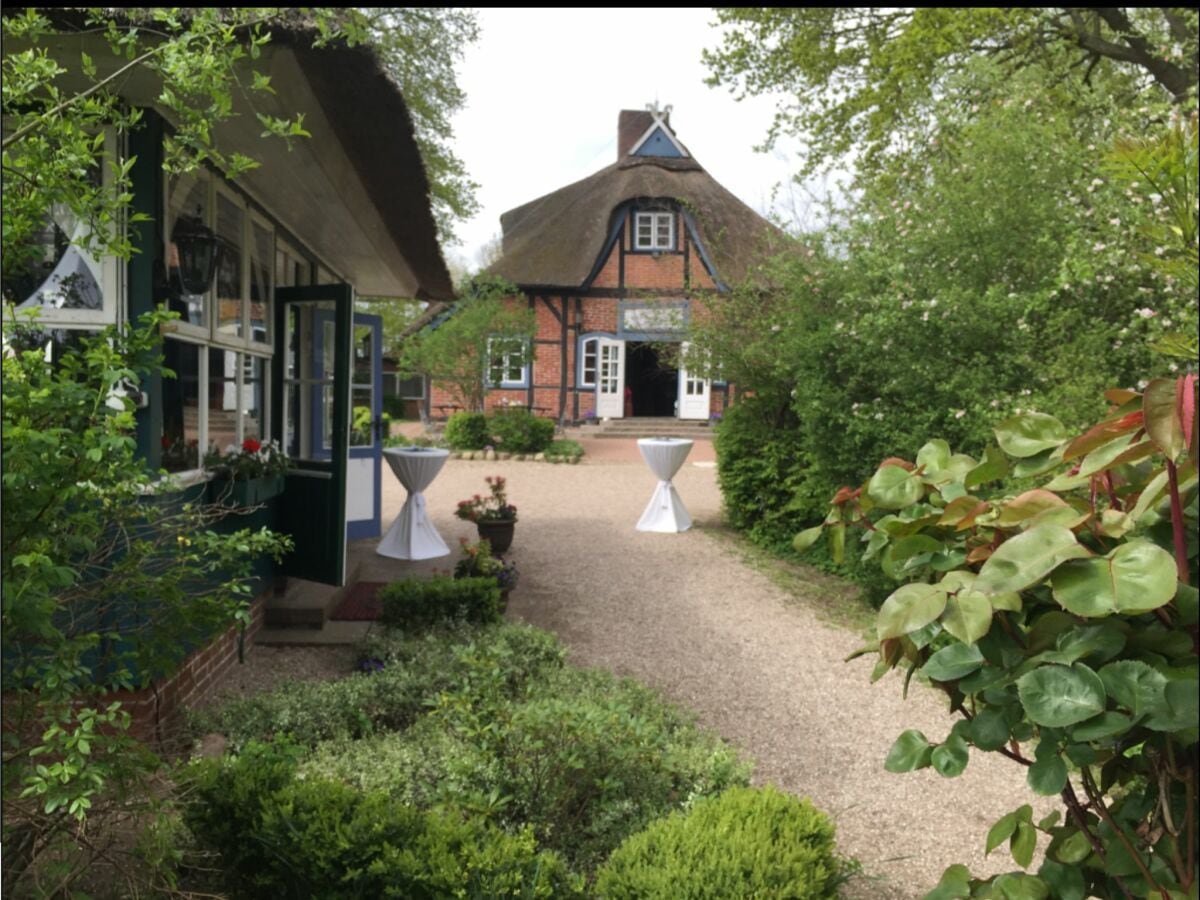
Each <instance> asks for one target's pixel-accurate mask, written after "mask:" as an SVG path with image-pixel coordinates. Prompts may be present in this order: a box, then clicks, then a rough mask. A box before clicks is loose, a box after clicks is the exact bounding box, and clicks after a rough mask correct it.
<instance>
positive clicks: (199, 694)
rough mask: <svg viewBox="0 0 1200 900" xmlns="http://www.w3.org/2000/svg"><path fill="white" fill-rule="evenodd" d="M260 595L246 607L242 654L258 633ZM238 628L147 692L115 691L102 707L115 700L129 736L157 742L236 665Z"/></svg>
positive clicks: (261, 613)
mask: <svg viewBox="0 0 1200 900" xmlns="http://www.w3.org/2000/svg"><path fill="white" fill-rule="evenodd" d="M269 593H270V592H269V591H267V592H264V593H262V594H260V595H259V596H258V597H257V598H256V599H255V600H254V602H253V603H252V604H251V607H250V617H251V618H250V624H249V625H248V626H247V628H246V637H245V641H244V645H243V646H244V650H245V652H246V653H249V652H250V650H251V648H252V647H253V645H254V638H255V636H256V635H257V634H258V632H259V631H260V630H261V629H262V626H263V618H264V615H265V610H266V605H267V596H268V594H269ZM237 647H238V626H236V625H231V626H230V627H229V628H227V629H226V630H225V631H224V632H222V633H221V634H220V635H219V636H217V637H216V638H214V639H213V640H212V641H211V642H210V643H209V644H208V645H207V646H205V647H201V648H200V649H199V650H196V651H194V652H193V653H192V654H191V655H190V656H188V657H187V658H186V659H185V660H184V661H183V662H182V663H181V664H180V666H179V668H178V669H177V670H176V671H175V674H174V675H171V676H170V677H168V678H165V679H163V680H161V681H159V682H158V683H156V684H154V685H152V686H151V687H148V688H143V689H142V690H139V691H116V692H114V693H112V694H108V695H106V696H105V697H104V698H103V702H104V703H105V704H108V703H111V702H113V701H116V700H119V701H120V702H121V707H122V709H124V710H125V711H127V712H128V713H129V714H130V716H132V718H133V722H132V724H131V725H130V729H129V733H130V734H131V735H132V736H133V737H136V738H137V739H139V740H142V741H147V742H155V741H161V740H162V739H163V738H164V737H165V736H167V735H168V734H169V733H170V731H171V729H172V728H173V727H174V726H176V725H177V724H178V723H179V721H180V719H181V716H182V713H183V711H184V710H186V709H188V708H189V707H192V706H195V705H196V704H197V703H198V702H199V701H200V700H201V699H202V698H203V697H204V695H205V694H207V693H208V692H209V690H211V689H212V687H213V685H214V684H215V683H216V682H217V680H218V679H219V678H220V676H221V675H222V674H224V673H225V672H226V671H227V670H228V669H229V667H230V666H233V665H236V664H237Z"/></svg>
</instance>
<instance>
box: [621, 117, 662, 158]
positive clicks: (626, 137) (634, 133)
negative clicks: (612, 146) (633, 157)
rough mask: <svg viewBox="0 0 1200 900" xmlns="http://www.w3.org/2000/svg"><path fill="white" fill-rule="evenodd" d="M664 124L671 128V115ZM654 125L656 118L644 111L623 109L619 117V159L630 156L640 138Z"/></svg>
mask: <svg viewBox="0 0 1200 900" xmlns="http://www.w3.org/2000/svg"><path fill="white" fill-rule="evenodd" d="M663 122H664V123H665V124H666V125H667V127H668V128H669V127H670V126H671V114H670V113H667V114H666V115H665V116H664V117H663ZM653 124H654V117H653V116H652V115H651V114H650V113H649V112H648V111H647V110H644V109H623V110H621V114H620V115H619V116H617V159H618V160H622V159H624V158H625V157H626V156H628V155H629V151H630V150H632V149H633V145H634V144H636V143H637V141H638V138H640V137H641V136H642V135H643V134H645V133H646V129H647V128H649V127H650V126H651V125H653Z"/></svg>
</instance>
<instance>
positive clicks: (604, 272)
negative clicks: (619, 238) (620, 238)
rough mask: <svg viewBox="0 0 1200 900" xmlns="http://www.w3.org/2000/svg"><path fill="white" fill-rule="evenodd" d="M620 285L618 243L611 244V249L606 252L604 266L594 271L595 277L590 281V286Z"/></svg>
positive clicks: (619, 251) (611, 286) (619, 249)
mask: <svg viewBox="0 0 1200 900" xmlns="http://www.w3.org/2000/svg"><path fill="white" fill-rule="evenodd" d="M620 286H621V248H620V245H619V244H613V247H612V250H610V251H609V253H608V259H606V260H605V261H604V266H603V267H602V268H601V269H600V271H599V272H597V273H596V278H595V279H594V280H593V281H592V287H598V288H617V287H620Z"/></svg>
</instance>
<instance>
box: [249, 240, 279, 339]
mask: <svg viewBox="0 0 1200 900" xmlns="http://www.w3.org/2000/svg"><path fill="white" fill-rule="evenodd" d="M251 231H252V233H253V239H252V240H251V242H250V340H252V341H254V342H256V343H260V344H267V343H270V341H271V321H272V316H271V261H272V258H273V255H274V254H273V253H272V245H273V244H274V242H275V236H274V235H273V234H272V233H271V231H270V230H269V229H266V228H263V227H262V226H261V225H259V224H258V223H257V222H254V223H253V224H252V226H251Z"/></svg>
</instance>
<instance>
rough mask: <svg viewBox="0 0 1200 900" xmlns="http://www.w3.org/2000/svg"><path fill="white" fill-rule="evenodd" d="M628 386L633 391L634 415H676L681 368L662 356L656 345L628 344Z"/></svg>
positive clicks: (626, 382)
mask: <svg viewBox="0 0 1200 900" xmlns="http://www.w3.org/2000/svg"><path fill="white" fill-rule="evenodd" d="M625 366H626V369H625V372H626V374H625V385H626V387H628V388H629V390H630V392H631V393H632V400H633V410H632V412H633V415H635V416H674V415H675V401H676V399H677V396H678V388H679V370H678V369H676V368H674V367H672V366H668V365H667V364H666V363H665V362H663V361H662V360H660V359H659V354H658V349H657V348H656V347H655V345H654V344H648V343H643V342H639V341H631V342H630V343H629V344H628V345H627V350H626V363H625Z"/></svg>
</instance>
